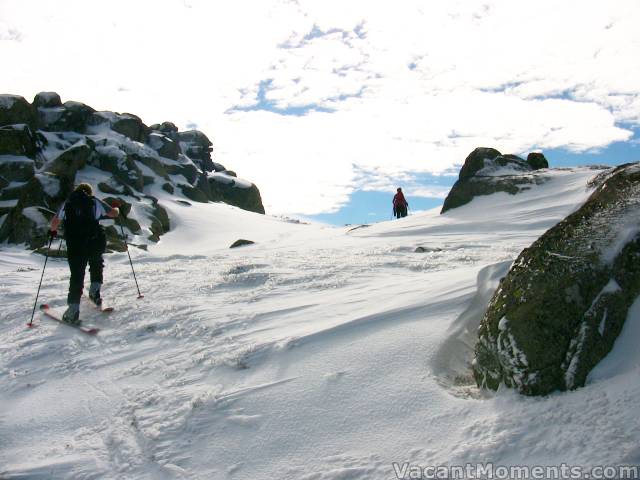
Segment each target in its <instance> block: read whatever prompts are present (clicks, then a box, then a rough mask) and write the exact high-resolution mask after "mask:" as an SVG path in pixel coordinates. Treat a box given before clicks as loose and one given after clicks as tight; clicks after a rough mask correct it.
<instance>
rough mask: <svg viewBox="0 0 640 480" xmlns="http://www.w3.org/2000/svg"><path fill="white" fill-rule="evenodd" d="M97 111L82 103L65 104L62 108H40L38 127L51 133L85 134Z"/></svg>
mask: <svg viewBox="0 0 640 480" xmlns="http://www.w3.org/2000/svg"><path fill="white" fill-rule="evenodd" d="M94 112H95V110H94V109H93V108H91V107H90V106H88V105H85V104H84V103H80V102H65V103H64V104H63V105H62V106H60V107H52V108H38V125H39V127H40V128H41V129H42V130H45V131H50V132H68V131H71V132H76V133H85V132H86V130H87V126H88V124H89V119H90V118H91V116H92V115H93V113H94Z"/></svg>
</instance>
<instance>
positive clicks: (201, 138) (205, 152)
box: [178, 130, 214, 172]
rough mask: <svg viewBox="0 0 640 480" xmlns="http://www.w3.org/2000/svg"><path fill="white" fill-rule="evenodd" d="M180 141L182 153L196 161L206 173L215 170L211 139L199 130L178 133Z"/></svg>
mask: <svg viewBox="0 0 640 480" xmlns="http://www.w3.org/2000/svg"><path fill="white" fill-rule="evenodd" d="M178 139H179V141H180V146H181V148H182V152H183V153H184V154H185V155H186V156H187V157H189V158H190V159H191V160H193V161H195V162H196V163H197V164H198V165H199V166H200V168H201V169H202V170H203V171H204V172H211V171H213V169H214V166H213V161H212V160H211V152H212V150H213V149H212V145H213V144H212V143H211V140H209V138H208V137H207V136H206V135H205V134H204V133H202V132H201V131H199V130H187V131H186V132H180V133H178Z"/></svg>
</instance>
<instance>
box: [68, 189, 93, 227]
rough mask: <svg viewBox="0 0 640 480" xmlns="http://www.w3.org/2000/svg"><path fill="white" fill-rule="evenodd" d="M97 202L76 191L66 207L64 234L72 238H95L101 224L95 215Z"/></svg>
mask: <svg viewBox="0 0 640 480" xmlns="http://www.w3.org/2000/svg"><path fill="white" fill-rule="evenodd" d="M95 208H96V207H95V200H94V199H93V197H92V196H90V195H87V194H86V193H84V192H83V191H79V190H76V191H74V192H73V193H72V194H71V196H70V197H69V200H67V203H66V204H65V206H64V222H63V223H64V232H65V235H66V236H70V237H86V238H93V237H95V236H96V235H97V233H98V231H99V229H100V224H99V223H98V220H97V219H96V215H95Z"/></svg>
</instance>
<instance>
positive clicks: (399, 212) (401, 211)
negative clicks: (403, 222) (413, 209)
mask: <svg viewBox="0 0 640 480" xmlns="http://www.w3.org/2000/svg"><path fill="white" fill-rule="evenodd" d="M393 213H394V214H395V215H396V218H402V217H406V216H407V207H406V206H403V205H398V206H397V207H395V208H394V210H393Z"/></svg>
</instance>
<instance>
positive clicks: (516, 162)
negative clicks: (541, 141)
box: [441, 147, 549, 213]
mask: <svg viewBox="0 0 640 480" xmlns="http://www.w3.org/2000/svg"><path fill="white" fill-rule="evenodd" d="M548 166H549V164H548V163H547V160H546V159H545V158H544V155H543V154H541V153H530V154H529V156H528V157H527V160H526V161H525V160H523V159H522V158H520V157H518V156H516V155H502V154H501V153H500V152H499V151H498V150H496V149H494V148H486V147H479V148H476V149H475V150H474V151H473V152H471V153H470V154H469V156H468V157H467V158H466V159H465V162H464V164H463V165H462V168H461V169H460V174H459V177H458V180H457V181H456V183H455V184H454V185H453V187H452V188H451V191H450V192H449V194H448V195H447V198H446V199H445V201H444V204H443V205H442V210H441V213H445V212H446V211H447V210H451V209H452V208H456V207H460V206H462V205H465V204H467V203H469V202H470V201H471V200H473V198H474V197H476V196H479V195H490V194H492V193H495V192H507V193H510V194H516V193H518V192H520V191H522V190H526V189H527V188H529V187H530V185H531V184H535V183H540V182H543V181H545V177H544V176H542V175H539V174H537V173H533V174H532V172H534V171H536V170H540V169H542V168H546V167H548Z"/></svg>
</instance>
